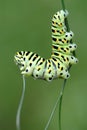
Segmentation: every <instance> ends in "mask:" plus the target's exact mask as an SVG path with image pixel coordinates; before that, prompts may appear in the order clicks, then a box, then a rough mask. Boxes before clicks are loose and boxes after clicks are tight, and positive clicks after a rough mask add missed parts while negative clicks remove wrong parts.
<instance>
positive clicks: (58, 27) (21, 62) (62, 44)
mask: <svg viewBox="0 0 87 130" xmlns="http://www.w3.org/2000/svg"><path fill="white" fill-rule="evenodd" d="M67 16H68V11H67V10H65V11H64V10H60V11H58V12H57V13H55V14H54V16H53V18H52V27H51V30H52V53H51V57H50V58H48V59H45V58H42V57H41V56H39V55H38V54H36V53H34V52H29V51H20V52H17V53H16V54H15V56H14V60H15V63H16V64H17V65H18V66H19V69H20V71H21V74H23V75H29V76H30V75H31V76H33V77H34V78H36V79H44V80H46V81H52V80H53V79H57V78H63V79H68V78H69V77H70V74H69V72H68V68H69V66H70V65H72V64H76V63H77V62H78V59H77V58H76V57H75V56H73V52H74V51H75V50H76V48H77V45H76V44H75V43H71V40H72V38H73V35H74V34H73V32H72V31H70V32H67V28H66V25H65V18H66V17H67Z"/></svg>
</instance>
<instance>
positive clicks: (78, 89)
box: [0, 0, 87, 130]
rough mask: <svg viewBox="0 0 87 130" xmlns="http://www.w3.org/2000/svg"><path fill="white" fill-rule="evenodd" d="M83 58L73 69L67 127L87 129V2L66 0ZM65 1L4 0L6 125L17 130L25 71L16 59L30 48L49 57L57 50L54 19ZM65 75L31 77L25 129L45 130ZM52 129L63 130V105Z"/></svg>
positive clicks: (1, 129) (0, 73)
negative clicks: (47, 78)
mask: <svg viewBox="0 0 87 130" xmlns="http://www.w3.org/2000/svg"><path fill="white" fill-rule="evenodd" d="M65 4H66V8H67V10H68V11H69V13H70V15H69V17H68V19H69V24H70V28H71V30H72V31H73V32H74V34H75V36H74V38H73V41H75V42H76V43H77V45H78V48H77V51H76V53H77V57H78V59H79V63H78V64H77V65H73V67H72V68H71V70H70V73H71V77H70V79H69V80H68V82H67V85H66V88H65V91H64V97H63V106H62V130H87V75H86V73H87V68H86V67H87V58H86V54H87V1H86V0H83V1H81V0H65ZM61 8H62V7H61V2H60V0H37V1H35V0H31V1H30V0H21V1H19V0H8V1H7V0H4V1H3V0H1V1H0V130H16V126H15V118H16V112H17V108H18V103H19V100H20V96H21V91H22V76H21V75H20V71H19V69H18V67H17V66H16V65H15V63H14V54H15V52H16V51H20V50H29V51H33V52H36V53H38V54H39V55H41V56H42V57H45V58H48V57H49V56H50V53H51V18H52V16H53V14H54V13H55V12H56V11H58V10H60V9H61ZM62 83H63V80H62V79H58V80H54V81H53V82H51V83H47V82H45V81H42V80H34V79H33V78H32V77H27V78H26V93H25V98H24V103H23V109H22V113H21V128H22V130H44V128H45V125H46V123H47V121H48V118H49V115H50V113H51V111H52V108H53V106H54V104H55V102H56V99H57V96H58V94H59V91H60V88H61V85H62ZM48 130H58V109H57V110H56V112H55V114H54V117H53V119H52V122H51V124H50V126H49V129H48Z"/></svg>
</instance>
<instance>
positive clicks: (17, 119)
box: [16, 75, 25, 130]
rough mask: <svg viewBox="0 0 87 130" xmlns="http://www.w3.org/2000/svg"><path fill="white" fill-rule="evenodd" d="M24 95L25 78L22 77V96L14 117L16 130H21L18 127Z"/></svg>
mask: <svg viewBox="0 0 87 130" xmlns="http://www.w3.org/2000/svg"><path fill="white" fill-rule="evenodd" d="M24 94H25V77H24V75H23V89H22V95H21V98H20V102H19V106H18V110H17V115H16V129H17V130H21V127H20V118H21V110H22V105H23V100H24Z"/></svg>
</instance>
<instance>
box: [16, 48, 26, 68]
mask: <svg viewBox="0 0 87 130" xmlns="http://www.w3.org/2000/svg"><path fill="white" fill-rule="evenodd" d="M24 55H25V52H24V51H20V52H16V54H15V56H14V61H15V63H16V65H18V67H19V68H20V70H21V71H22V70H24V69H25V67H26V62H25V57H24Z"/></svg>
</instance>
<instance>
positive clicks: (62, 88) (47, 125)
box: [44, 80, 66, 130]
mask: <svg viewBox="0 0 87 130" xmlns="http://www.w3.org/2000/svg"><path fill="white" fill-rule="evenodd" d="M65 84H66V80H64V83H63V85H62V87H61V91H60V95H58V97H57V101H56V103H55V105H54V107H53V109H52V112H51V114H50V117H49V120H48V122H47V124H46V127H45V129H44V130H47V129H48V127H49V125H50V122H51V120H52V118H53V115H54V112H55V110H56V108H57V105H58V103H59V102H60V99H61V97H62V95H63V91H64V86H65Z"/></svg>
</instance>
